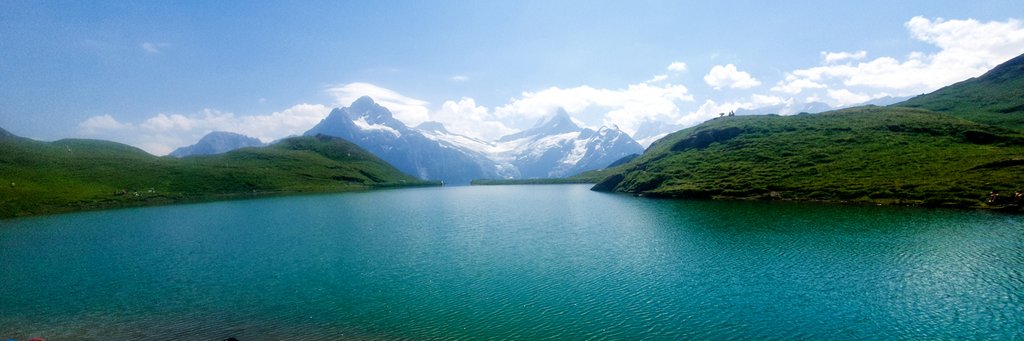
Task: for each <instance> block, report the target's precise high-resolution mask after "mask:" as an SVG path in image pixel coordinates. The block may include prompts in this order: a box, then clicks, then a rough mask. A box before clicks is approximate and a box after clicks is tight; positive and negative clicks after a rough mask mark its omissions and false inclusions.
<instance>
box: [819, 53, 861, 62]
mask: <svg viewBox="0 0 1024 341" xmlns="http://www.w3.org/2000/svg"><path fill="white" fill-rule="evenodd" d="M867 56H868V51H863V50H862V51H857V52H822V53H821V57H822V58H824V59H825V64H833V63H837V62H841V61H844V60H861V59H864V57H867Z"/></svg>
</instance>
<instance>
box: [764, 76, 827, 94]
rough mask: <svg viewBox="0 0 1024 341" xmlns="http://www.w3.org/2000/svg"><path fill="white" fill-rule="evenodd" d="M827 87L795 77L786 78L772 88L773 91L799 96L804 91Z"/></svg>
mask: <svg viewBox="0 0 1024 341" xmlns="http://www.w3.org/2000/svg"><path fill="white" fill-rule="evenodd" d="M826 87H827V86H825V84H821V83H817V82H814V81H812V80H810V79H806V78H797V77H796V76H794V75H788V76H786V80H784V81H779V83H778V84H776V85H775V86H773V87H772V91H778V92H784V93H787V94H792V95H795V94H798V93H800V92H802V91H804V89H824V88H826Z"/></svg>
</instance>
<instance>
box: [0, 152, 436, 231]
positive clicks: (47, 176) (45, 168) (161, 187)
mask: <svg viewBox="0 0 1024 341" xmlns="http://www.w3.org/2000/svg"><path fill="white" fill-rule="evenodd" d="M0 177H2V178H0V180H2V181H3V182H4V184H5V185H4V186H0V218H9V217H15V216H26V215H37V214H50V213H59V212H69V211H79V210H93V209H105V208H114V207H127V206H144V205H161V204H171V203H178V202H192V201H202V200H222V199H231V198H239V197H251V196H257V195H268V194H289V193H308V192H341V191H353V190H366V189H372V188H380V187H394V186H420V185H433V184H432V183H429V182H424V181H420V180H418V179H416V178H414V177H412V176H410V175H407V174H403V173H401V172H400V171H399V170H397V169H395V168H394V167H392V166H391V165H389V164H387V163H385V162H384V161H383V160H380V159H379V158H378V157H376V156H374V155H373V154H371V153H369V152H366V151H365V150H363V149H362V148H359V147H358V146H356V145H355V144H352V143H350V142H348V141H344V140H342V139H339V138H335V137H328V136H311V137H292V138H286V139H282V140H280V141H278V142H277V143H274V144H272V145H269V146H266V147H259V148H243V149H238V150H234V151H230V152H227V153H223V154H216V155H197V156H192V157H188V158H175V157H169V156H164V157H158V156H154V155H152V154H149V153H147V152H145V151H143V150H141V149H139V148H136V147H132V146H129V145H126V144H121V143H116V142H111V141H104V140H87V139H63V140H58V141H53V142H42V141H35V140H31V139H27V138H22V137H17V136H15V135H13V134H11V135H10V136H6V137H0ZM8 183H9V184H10V185H9V186H8V185H7V184H8Z"/></svg>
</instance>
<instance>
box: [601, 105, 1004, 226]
mask: <svg viewBox="0 0 1024 341" xmlns="http://www.w3.org/2000/svg"><path fill="white" fill-rule="evenodd" d="M1022 186H1024V135H1022V134H1021V133H1019V132H1017V131H1014V130H1010V129H1005V128H999V127H994V126H988V125H983V124H979V123H975V122H971V121H967V120H964V119H960V118H956V117H952V116H949V115H943V114H938V113H933V112H930V111H926V110H918V109H908V108H880V107H871V106H869V107H860V108H852V109H847V110H839V111H833V112H828V113H822V114H817V115H799V116H789V117H779V116H739V117H726V118H720V119H715V120H712V121H709V122H706V123H704V124H701V125H699V126H696V127H693V128H689V129H685V130H682V131H679V132H676V133H674V134H671V135H669V136H667V137H665V138H663V139H662V140H660V141H658V142H656V143H655V144H654V145H652V146H651V147H650V148H649V149H648V150H647V151H646V152H645V153H644V155H643V156H641V157H640V158H638V159H636V160H634V161H632V162H630V163H629V164H627V165H625V166H624V171H623V172H621V173H617V174H613V175H611V176H609V177H607V178H606V179H605V180H604V181H602V182H601V183H599V184H598V185H597V186H595V189H596V190H615V191H623V192H631V193H644V194H647V195H652V196H667V197H702V198H714V197H734V198H771V197H775V198H780V197H781V198H783V199H797V200H834V201H857V202H872V203H908V204H927V205H950V206H975V205H980V204H981V203H982V202H983V199H984V198H986V196H987V193H988V192H989V191H990V190H1001V191H1011V192H1012V190H1015V189H1020V188H1021V187H1022ZM773 192H774V193H773Z"/></svg>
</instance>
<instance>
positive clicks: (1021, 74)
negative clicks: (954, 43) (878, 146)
mask: <svg viewBox="0 0 1024 341" xmlns="http://www.w3.org/2000/svg"><path fill="white" fill-rule="evenodd" d="M896 106H901V107H908V108H922V109H928V110H932V111H937V112H942V113H948V114H950V115H954V116H957V117H962V118H966V119H969V120H972V121H975V122H980V123H985V124H991V125H996V126H1000V127H1007V128H1012V129H1017V130H1024V55H1021V56H1018V57H1016V58H1013V59H1011V60H1009V61H1007V62H1005V63H1003V64H1000V65H999V66H996V67H995V68H993V69H992V70H990V71H989V72H986V73H985V74H984V75H981V76H980V77H976V78H971V79H968V80H965V81H962V82H959V83H956V84H953V85H950V86H947V87H944V88H942V89H939V90H937V91H935V92H932V93H930V94H926V95H921V96H917V97H914V98H911V99H909V100H907V101H905V102H903V103H899V104H896Z"/></svg>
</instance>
